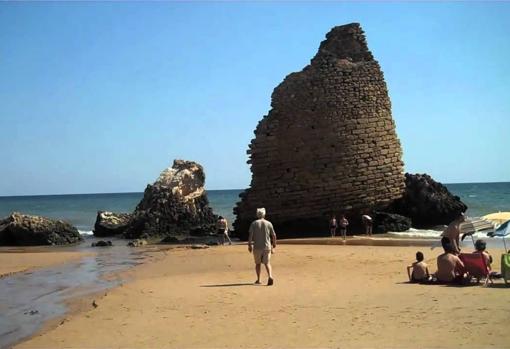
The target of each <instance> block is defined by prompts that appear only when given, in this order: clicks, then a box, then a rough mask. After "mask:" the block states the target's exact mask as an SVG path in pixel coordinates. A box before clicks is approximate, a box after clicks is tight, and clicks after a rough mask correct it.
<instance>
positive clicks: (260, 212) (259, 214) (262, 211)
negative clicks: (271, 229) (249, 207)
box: [257, 207, 266, 218]
mask: <svg viewBox="0 0 510 349" xmlns="http://www.w3.org/2000/svg"><path fill="white" fill-rule="evenodd" d="M265 216H266V209H265V208H264V207H261V208H257V218H264V217H265Z"/></svg>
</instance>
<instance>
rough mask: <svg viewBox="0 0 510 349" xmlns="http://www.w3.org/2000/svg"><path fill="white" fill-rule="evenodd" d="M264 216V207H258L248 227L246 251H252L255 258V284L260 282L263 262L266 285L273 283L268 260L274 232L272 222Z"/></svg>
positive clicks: (272, 247)
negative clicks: (255, 218) (266, 276)
mask: <svg viewBox="0 0 510 349" xmlns="http://www.w3.org/2000/svg"><path fill="white" fill-rule="evenodd" d="M265 216H266V209H265V208H258V209H257V220H255V221H253V222H252V223H251V225H250V229H249V237H248V252H250V253H252V252H253V258H254V260H255V272H256V273H257V281H255V284H260V265H261V264H262V263H263V264H264V266H265V267H266V271H267V275H268V280H267V285H268V286H271V285H273V283H274V279H273V270H272V267H271V263H270V260H271V254H272V253H274V249H275V248H276V234H275V232H274V228H273V224H271V222H269V221H267V220H266V219H265ZM252 242H253V246H252Z"/></svg>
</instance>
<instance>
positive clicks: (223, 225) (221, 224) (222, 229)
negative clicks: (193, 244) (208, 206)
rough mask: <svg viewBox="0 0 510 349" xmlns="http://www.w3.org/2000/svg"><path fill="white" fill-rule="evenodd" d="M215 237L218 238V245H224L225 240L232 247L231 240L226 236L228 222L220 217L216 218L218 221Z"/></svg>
mask: <svg viewBox="0 0 510 349" xmlns="http://www.w3.org/2000/svg"><path fill="white" fill-rule="evenodd" d="M216 229H217V232H216V234H217V236H218V244H220V245H224V244H225V238H226V239H227V240H228V243H229V245H232V240H230V237H229V236H228V222H227V220H226V219H225V218H223V217H222V216H219V217H218V221H217V222H216Z"/></svg>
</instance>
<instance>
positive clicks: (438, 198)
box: [388, 173, 467, 228]
mask: <svg viewBox="0 0 510 349" xmlns="http://www.w3.org/2000/svg"><path fill="white" fill-rule="evenodd" d="M405 184H406V189H405V192H404V195H403V197H402V198H401V199H397V200H395V201H394V202H393V203H392V205H391V206H390V207H389V208H388V211H389V212H392V213H397V214H400V215H402V216H406V217H409V218H411V220H412V225H413V226H414V227H418V228H424V227H431V226H436V225H446V224H449V223H450V222H451V221H453V220H454V219H455V218H457V217H458V216H459V214H461V213H462V212H465V211H466V210H467V206H466V205H465V204H464V203H463V202H462V201H461V200H460V198H459V197H458V196H455V195H453V194H451V193H450V191H448V189H447V188H446V187H445V186H444V185H442V184H441V183H439V182H436V181H435V180H433V179H432V178H431V177H430V176H429V175H427V174H409V173H406V175H405Z"/></svg>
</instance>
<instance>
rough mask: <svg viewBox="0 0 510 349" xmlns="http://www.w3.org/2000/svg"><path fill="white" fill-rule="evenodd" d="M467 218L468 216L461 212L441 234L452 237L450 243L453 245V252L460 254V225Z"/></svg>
mask: <svg viewBox="0 0 510 349" xmlns="http://www.w3.org/2000/svg"><path fill="white" fill-rule="evenodd" d="M465 220H466V217H465V216H464V214H463V213H461V214H460V215H459V216H458V217H457V218H456V219H455V220H454V221H453V222H451V223H450V224H449V225H448V227H446V229H445V230H444V231H443V233H442V234H441V236H443V237H447V238H448V239H450V244H451V247H452V251H451V252H452V253H454V254H459V253H460V225H461V224H462V223H463V222H464V221H465Z"/></svg>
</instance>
